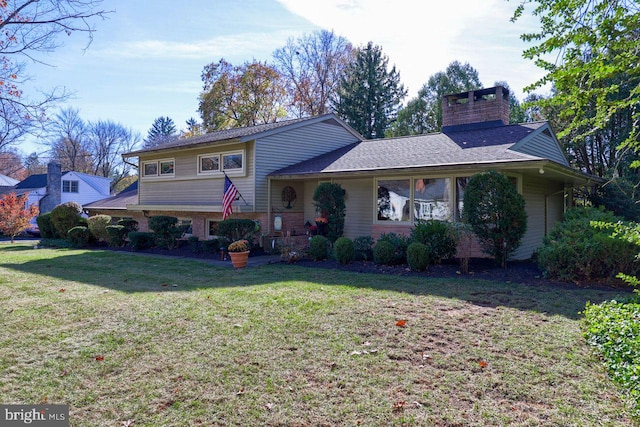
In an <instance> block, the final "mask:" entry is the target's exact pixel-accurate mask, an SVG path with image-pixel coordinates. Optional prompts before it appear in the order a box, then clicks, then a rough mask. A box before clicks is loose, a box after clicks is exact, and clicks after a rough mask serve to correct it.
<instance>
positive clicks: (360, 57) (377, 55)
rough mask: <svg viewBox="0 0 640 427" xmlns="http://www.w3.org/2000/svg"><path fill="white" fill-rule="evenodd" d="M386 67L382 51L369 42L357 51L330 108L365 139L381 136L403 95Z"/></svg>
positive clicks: (394, 74)
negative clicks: (332, 107)
mask: <svg viewBox="0 0 640 427" xmlns="http://www.w3.org/2000/svg"><path fill="white" fill-rule="evenodd" d="M388 64H389V58H388V57H387V56H386V55H384V54H383V53H382V48H381V47H380V46H374V44H373V43H372V42H369V43H368V44H367V45H366V46H364V47H361V48H359V49H357V51H356V55H355V60H354V61H353V62H352V63H350V64H349V65H348V66H347V68H346V69H345V72H344V74H343V76H342V78H341V80H340V87H339V89H338V93H337V97H336V99H335V100H334V103H333V106H334V109H335V111H336V113H337V114H338V116H340V117H341V118H342V119H343V120H344V121H345V122H347V123H348V124H349V125H351V127H353V128H354V129H355V130H356V131H358V132H360V133H361V134H362V135H363V136H364V137H365V138H383V137H384V134H385V131H386V130H387V128H388V127H389V125H390V124H391V122H392V121H393V120H395V118H396V114H397V112H398V108H399V107H400V103H401V102H402V99H403V98H404V97H405V96H406V95H407V91H406V90H405V88H404V86H403V85H402V84H401V83H400V74H399V73H398V72H397V71H396V67H395V66H393V67H391V69H389V67H388Z"/></svg>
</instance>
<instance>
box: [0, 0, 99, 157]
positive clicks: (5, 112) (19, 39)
mask: <svg viewBox="0 0 640 427" xmlns="http://www.w3.org/2000/svg"><path fill="white" fill-rule="evenodd" d="M100 4H101V0H11V1H0V149H2V148H3V147H6V146H8V145H11V144H14V143H16V142H17V141H18V140H19V139H20V138H21V137H22V136H24V135H25V134H29V133H32V134H36V133H38V132H39V131H41V130H42V127H43V126H44V124H45V123H46V117H47V116H46V112H47V109H49V108H50V107H52V106H53V105H55V104H56V103H57V102H58V101H60V100H62V99H64V98H66V94H65V93H64V92H63V91H60V90H55V89H54V90H51V91H49V92H48V93H43V94H42V95H41V97H40V99H29V98H28V97H27V96H26V95H25V94H24V87H25V83H26V82H27V81H28V80H29V78H28V76H27V75H26V74H25V68H26V62H27V61H36V62H42V57H40V56H39V54H42V53H45V52H50V51H53V50H54V49H55V48H57V47H58V46H59V44H60V38H59V37H58V35H59V34H65V35H71V34H72V33H74V32H83V33H86V34H88V35H89V41H91V37H92V34H93V32H94V31H95V28H94V27H93V24H92V21H93V19H94V18H97V17H104V16H105V15H106V14H107V12H106V11H103V10H98V9H97V7H98V6H99V5H100Z"/></svg>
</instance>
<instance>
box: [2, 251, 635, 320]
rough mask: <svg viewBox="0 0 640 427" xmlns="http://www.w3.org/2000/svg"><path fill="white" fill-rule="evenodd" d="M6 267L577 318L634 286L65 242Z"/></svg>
mask: <svg viewBox="0 0 640 427" xmlns="http://www.w3.org/2000/svg"><path fill="white" fill-rule="evenodd" d="M18 250H19V249H18V247H0V258H2V256H1V254H2V252H11V251H18ZM25 250H33V249H29V248H25ZM0 267H4V268H8V269H12V270H16V271H21V272H27V273H33V274H38V275H43V276H48V277H53V278H56V279H61V280H66V281H71V282H78V283H86V284H89V285H95V286H100V287H105V288H109V289H113V290H116V291H120V292H127V293H136V292H173V291H190V290H200V289H207V288H233V287H246V286H254V285H266V284H271V283H278V282H287V281H292V280H299V281H304V282H312V283H318V284H322V285H329V286H336V285H339V286H348V287H354V288H368V289H378V290H381V291H392V292H402V293H406V294H412V295H433V296H439V297H445V298H451V299H458V300H462V301H466V302H468V303H471V304H474V305H477V306H482V307H498V306H504V307H511V308H516V309H519V310H525V311H536V312H539V313H543V314H547V315H561V316H564V317H567V318H572V319H577V318H579V317H580V313H581V311H582V310H584V308H585V305H586V303H587V302H592V303H596V304H597V303H600V302H602V301H606V300H611V299H615V298H620V297H628V296H631V295H633V293H632V291H631V290H630V289H613V288H604V287H602V288H581V287H577V286H572V285H561V284H558V285H552V284H547V283H544V284H542V283H541V284H522V283H507V282H496V281H487V280H482V279H469V278H462V277H434V278H425V277H418V276H399V275H391V274H363V273H349V272H344V271H338V270H332V269H324V268H309V267H301V266H295V265H285V264H276V265H265V266H256V267H251V268H247V269H243V270H234V269H231V268H228V267H216V266H212V265H210V264H207V263H204V262H202V261H198V260H189V259H184V258H169V257H157V256H136V255H133V254H128V253H118V252H112V251H91V252H84V253H80V254H73V253H69V251H68V250H59V251H58V252H56V253H55V256H53V257H49V258H42V259H38V260H34V261H28V262H25V263H22V264H9V263H2V262H1V261H0Z"/></svg>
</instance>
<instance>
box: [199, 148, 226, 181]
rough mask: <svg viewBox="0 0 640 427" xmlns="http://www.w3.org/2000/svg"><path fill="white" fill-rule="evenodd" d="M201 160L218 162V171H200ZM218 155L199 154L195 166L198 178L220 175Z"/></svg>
mask: <svg viewBox="0 0 640 427" xmlns="http://www.w3.org/2000/svg"><path fill="white" fill-rule="evenodd" d="M203 158H211V159H213V158H216V159H217V160H218V169H215V170H210V171H203V170H202V159H203ZM220 166H221V164H220V153H207V154H199V155H198V165H197V174H198V175H199V176H202V175H205V176H211V175H220V174H221V170H220Z"/></svg>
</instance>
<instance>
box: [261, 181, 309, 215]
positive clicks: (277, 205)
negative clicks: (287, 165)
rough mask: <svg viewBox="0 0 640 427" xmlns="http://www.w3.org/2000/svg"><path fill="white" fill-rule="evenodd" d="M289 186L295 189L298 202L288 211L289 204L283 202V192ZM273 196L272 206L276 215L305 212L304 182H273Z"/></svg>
mask: <svg viewBox="0 0 640 427" xmlns="http://www.w3.org/2000/svg"><path fill="white" fill-rule="evenodd" d="M287 186H290V187H293V189H294V190H295V192H296V200H295V202H294V203H293V204H292V206H291V208H290V209H287V206H288V203H286V202H283V201H282V190H283V189H284V188H285V187H287ZM271 194H272V196H271V206H272V207H273V208H272V209H273V212H274V213H285V212H304V210H305V209H304V198H305V185H304V183H303V182H301V181H272V182H271ZM312 196H313V193H312Z"/></svg>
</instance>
